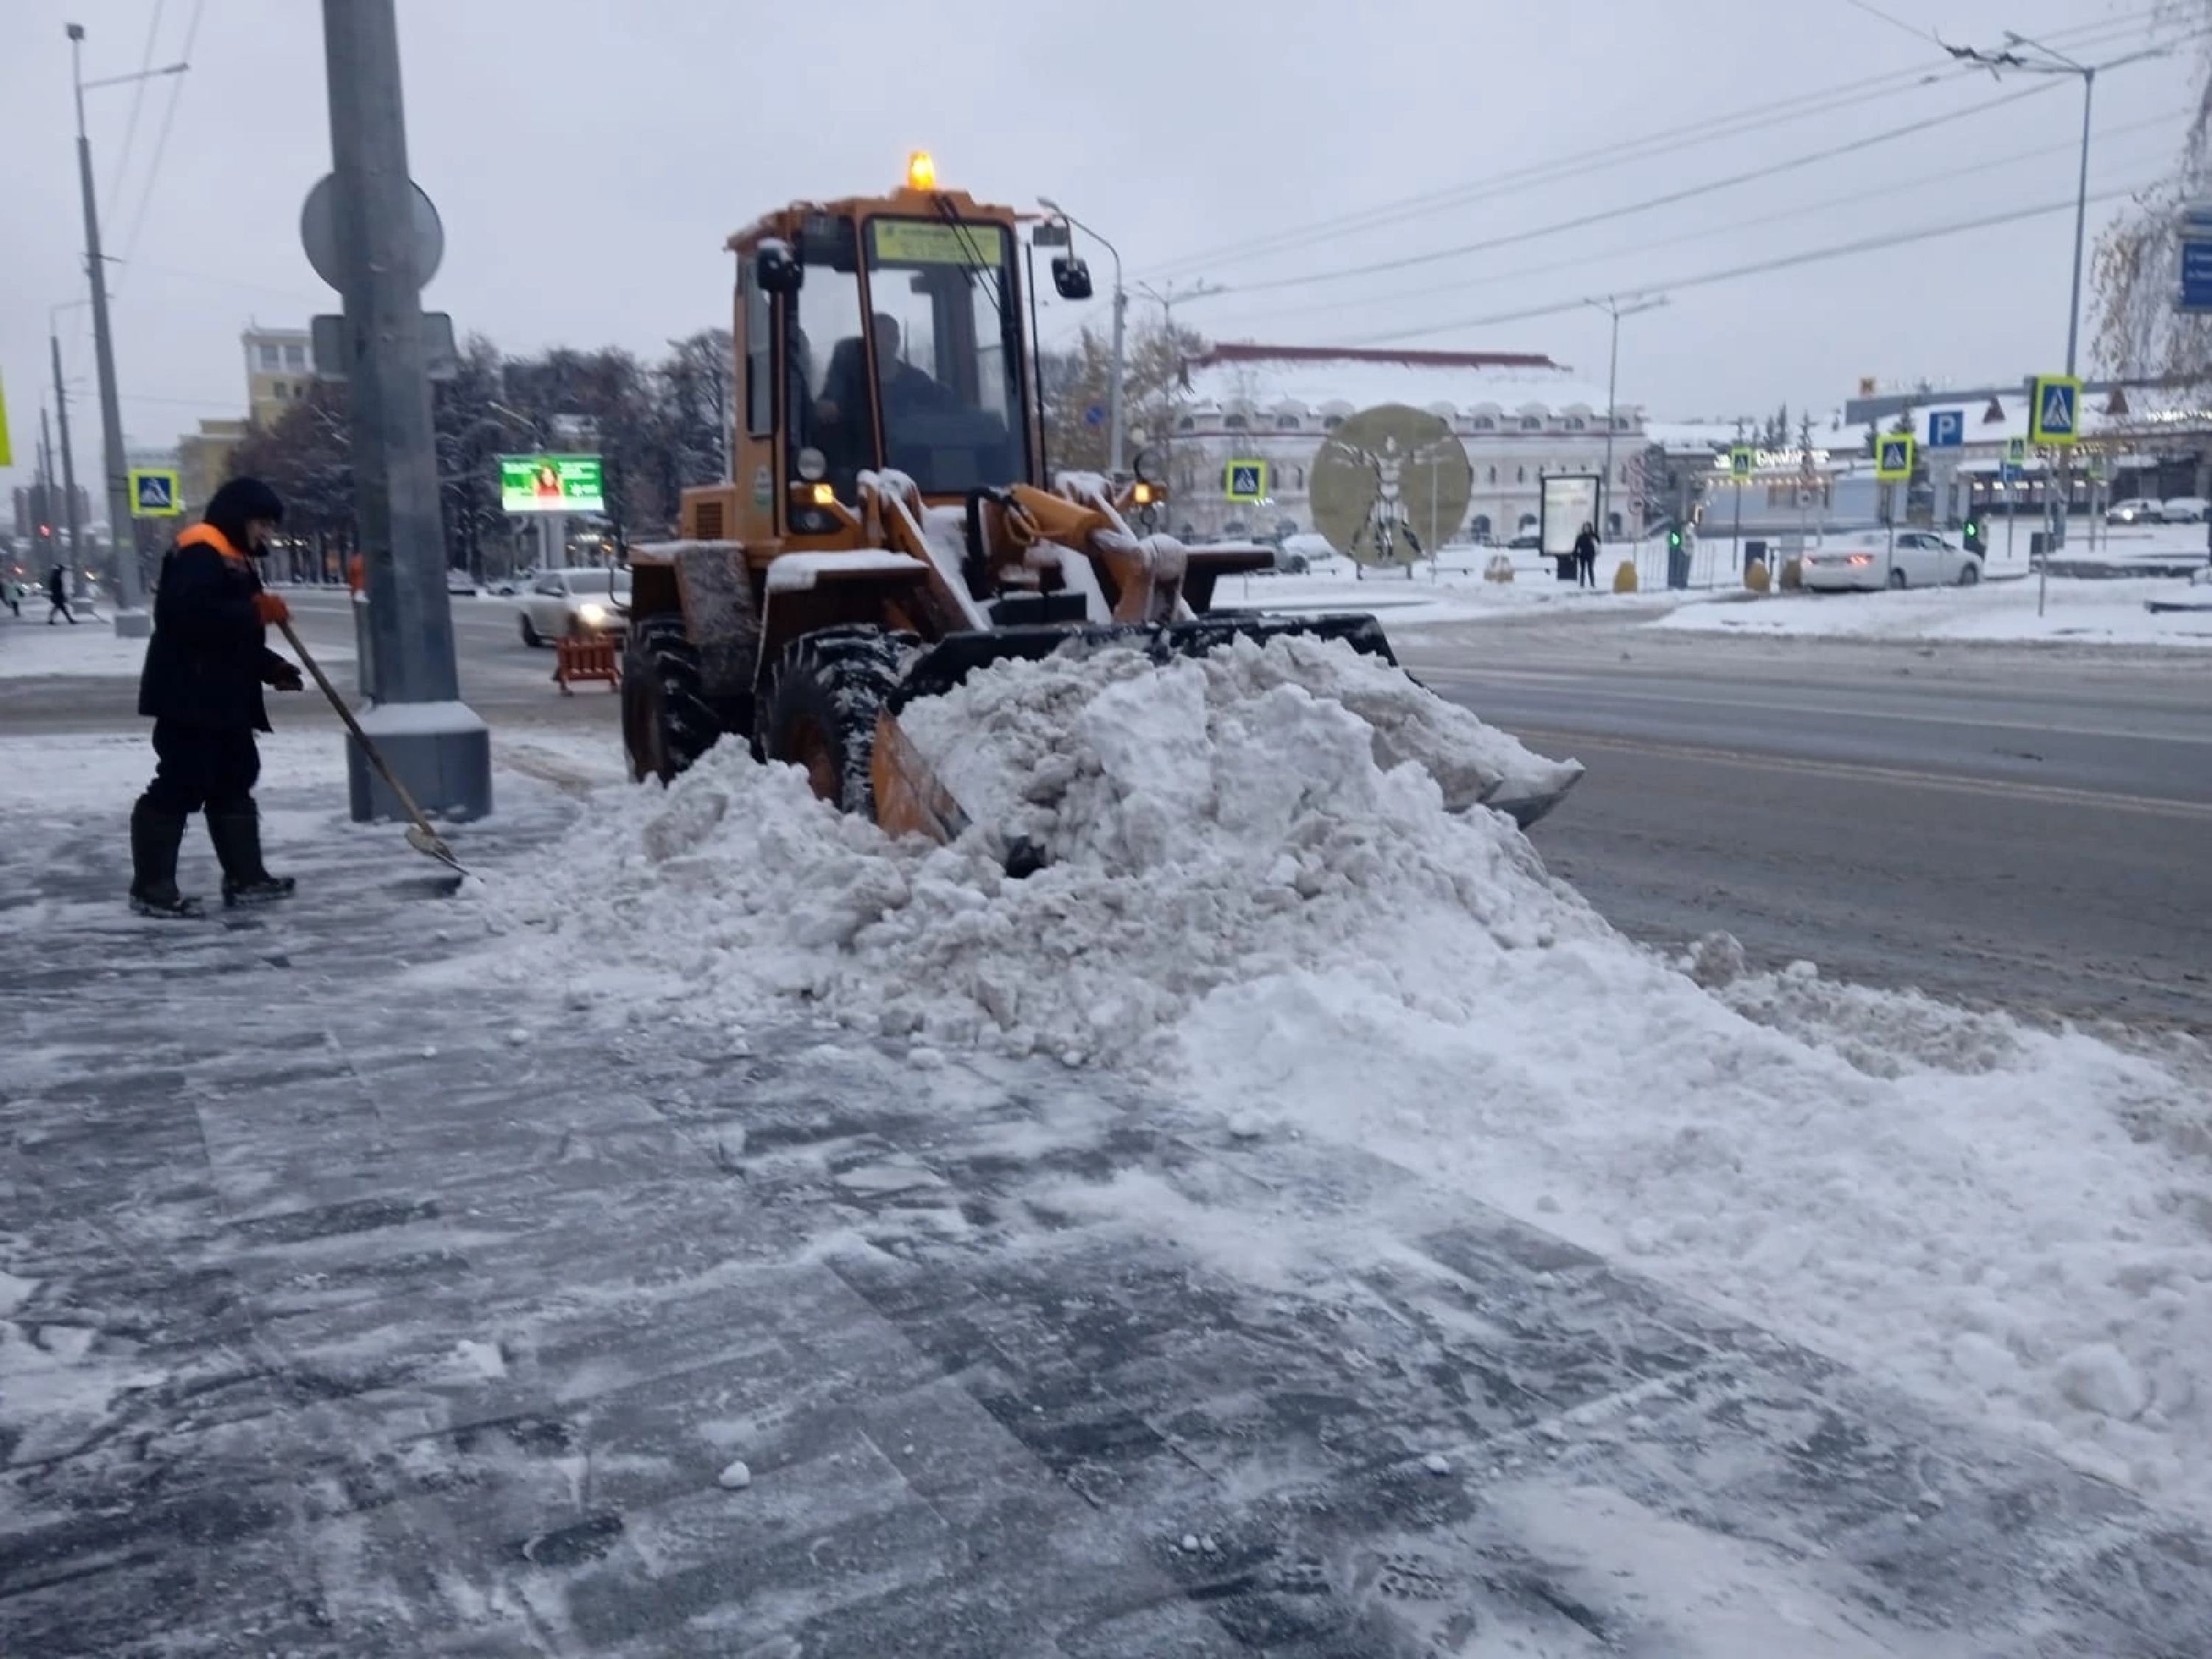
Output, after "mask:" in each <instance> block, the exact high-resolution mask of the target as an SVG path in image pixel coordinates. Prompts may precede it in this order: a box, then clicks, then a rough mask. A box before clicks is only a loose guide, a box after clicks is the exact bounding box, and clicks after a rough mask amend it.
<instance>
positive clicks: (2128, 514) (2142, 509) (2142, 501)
mask: <svg viewBox="0 0 2212 1659" xmlns="http://www.w3.org/2000/svg"><path fill="white" fill-rule="evenodd" d="M2158 519H2159V504H2158V503H2157V502H2156V501H2152V500H2151V499H2150V498H2149V497H2148V496H2147V495H2130V496H2129V497H2128V499H2127V500H2125V501H2114V502H2113V503H2112V505H2111V506H2110V507H2106V509H2105V522H2106V524H2156V523H2157V522H2158Z"/></svg>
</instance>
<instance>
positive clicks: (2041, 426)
mask: <svg viewBox="0 0 2212 1659" xmlns="http://www.w3.org/2000/svg"><path fill="white" fill-rule="evenodd" d="M2027 386H2028V399H2027V440H2028V441H2029V442H2030V443H2037V444H2070V443H2072V442H2074V441H2075V440H2076V439H2078V438H2080V437H2081V381H2079V380H2075V378H2074V377H2073V376H2072V375H2071V374H2039V375H2037V376H2036V377H2035V378H2034V379H2033V380H2030V381H2029V382H2028V383H2027Z"/></svg>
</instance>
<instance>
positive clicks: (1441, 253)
mask: <svg viewBox="0 0 2212 1659" xmlns="http://www.w3.org/2000/svg"><path fill="white" fill-rule="evenodd" d="M2056 89H2057V83H2056V82H2037V83H2036V84H2034V85H2033V86H2027V87H2021V88H2018V89H2016V90H2015V91H2012V92H2008V93H2004V94H2000V95H1999V96H1997V97H1996V98H1990V99H1985V100H1983V101H1982V102H1980V103H1978V104H1968V105H1966V106H1963V107H1961V108H1959V109H1954V110H1946V111H1944V112H1942V113H1941V114H1938V115H1928V116H1923V117H1922V118H1920V119H1918V120H1917V121H1907V122H1905V123H1904V124H1902V125H1899V126H1893V127H1890V128H1887V129H1886V130H1884V131H1881V132H1875V133H1869V134H1866V135H1865V136H1863V137H1857V138H1854V139H1851V140H1850V141H1848V142H1847V143H1840V144H1830V145H1826V146H1825V147H1824V148H1822V149H1815V150H1808V151H1806V152H1805V153H1803V154H1802V155H1792V156H1789V157H1787V158H1785V159H1784V160H1782V161H1769V162H1767V163H1765V165H1764V166H1760V167H1749V168H1746V169H1745V170H1744V171H1742V172H1741V173H1729V174H1727V175H1726V176H1724V177H1723V178H1719V179H1705V180H1703V181H1701V182H1699V183H1698V184H1694V185H1683V186H1681V187H1680V188H1679V189H1676V190H1670V191H1662V192H1661V193H1660V194H1658V195H1656V196H1646V197H1641V198H1639V199H1638V200H1636V201H1633V202H1626V203H1623V204H1620V206H1618V207H1610V208H1601V209H1599V210H1596V211H1595V212H1591V213H1579V214H1576V215H1575V216H1572V217H1571V218H1566V219H1559V220H1554V221H1553V222H1552V223H1550V224H1547V225H1537V226H1534V227H1532V228H1529V229H1527V230H1516V231H1509V232H1507V233H1505V234H1504V235H1500V236H1486V237H1483V238H1481V239H1480V240H1476V241H1473V242H1462V243H1460V244H1458V245H1457V246H1453V247H1444V248H1431V249H1429V250H1428V251H1426V252H1421V253H1407V254H1400V255H1398V256H1396V257H1395V258H1389V259H1378V260H1369V261H1367V262H1365V263H1364V264H1356V265H1341V266H1339V267H1338V268H1336V269H1335V270H1320V271H1307V272H1304V273H1301V274H1299V275H1297V276H1273V277H1270V278H1268V279H1267V281H1265V282H1259V283H1239V284H1237V285H1235V286H1234V287H1231V288H1228V289H1225V290H1224V291H1225V292H1226V293H1233V294H1261V293H1267V292H1270V291H1272V290H1273V289H1285V288H1306V287H1310V286H1312V285H1313V284H1315V283H1335V282H1342V281H1344V280H1345V279H1346V278H1347V277H1352V276H1370V275H1373V274H1374V273H1376V272H1377V271H1395V270H1406V269H1407V268H1408V267H1409V266H1413V265H1425V264H1436V263H1437V261H1438V260H1440V259H1457V258H1464V257H1465V256H1466V255H1468V254H1470V253H1487V252H1491V251H1492V250H1493V249H1497V248H1501V247H1512V246H1517V245H1518V244H1520V243H1522V242H1533V241H1536V240H1540V239H1541V238H1543V237H1547V236H1557V235H1559V234H1563V233H1565V232H1567V231H1571V230H1582V229H1585V228H1588V227H1589V226H1591V225H1600V224H1604V223H1607V222H1609V221H1611V220H1614V219H1625V218H1629V217H1632V216H1635V215H1637V214H1640V213H1650V212H1653V211H1656V210H1658V209H1660V208H1662V207H1672V206H1674V205H1675V204H1678V203H1681V202H1687V201H1691V200H1693V199H1695V198H1696V197H1701V196H1710V195H1711V194H1712V193H1713V192H1714V191H1721V190H1731V189H1734V188H1735V187H1736V186H1737V185H1747V184H1751V183H1753V182H1754V181H1756V180H1758V179H1772V178H1777V177H1779V176H1780V175H1781V174H1783V173H1795V172H1798V171H1800V170H1802V169H1803V168H1805V167H1815V166H1818V165H1819V164H1820V163H1821V162H1823V161H1835V160H1837V159H1838V157H1841V156H1845V155H1856V154H1857V153H1858V152H1859V151H1861V150H1863V149H1866V148H1867V147H1869V145H1873V144H1886V143H1895V142H1896V141H1897V140H1899V139H1900V138H1909V137H1914V136H1916V135H1917V134H1919V133H1923V132H1929V131H1934V130H1935V129H1936V128H1937V127H1941V126H1948V125H1950V124H1951V123H1953V122H1955V121H1963V120H1967V119H1970V118H1972V117H1974V116H1977V115H1984V114H1987V113H1988V112H1990V111H1991V110H1994V109H2001V108H2002V107H2003V106H2006V105H2008V104H2017V103H2019V102H2021V100H2024V99H2028V98H2035V97H2039V96H2041V95H2043V94H2045V93H2048V92H2051V91H2054V90H2056Z"/></svg>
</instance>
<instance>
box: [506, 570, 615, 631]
mask: <svg viewBox="0 0 2212 1659" xmlns="http://www.w3.org/2000/svg"><path fill="white" fill-rule="evenodd" d="M627 626H629V571H627V570H608V569H604V568H599V567H597V566H594V567H592V568H587V569H582V570H547V571H543V572H541V573H540V574H538V578H537V580H534V581H532V583H531V584H530V591H529V592H527V593H526V594H524V595H523V598H522V642H523V643H524V644H525V645H550V644H552V643H553V642H554V641H556V640H558V639H561V638H562V637H564V636H567V637H571V638H581V637H583V636H584V635H591V634H620V633H621V632H622V631H623V629H625V628H626V627H627Z"/></svg>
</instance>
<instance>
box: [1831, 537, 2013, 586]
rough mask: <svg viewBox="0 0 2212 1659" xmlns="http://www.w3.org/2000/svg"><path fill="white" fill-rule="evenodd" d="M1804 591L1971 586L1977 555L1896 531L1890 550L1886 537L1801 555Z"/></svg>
mask: <svg viewBox="0 0 2212 1659" xmlns="http://www.w3.org/2000/svg"><path fill="white" fill-rule="evenodd" d="M1798 569H1799V571H1800V573H1801V574H1802V576H1803V579H1804V583H1805V586H1806V589H1807V591H1808V592H1814V593H1845V592H1864V591H1870V590H1873V589H1875V588H1883V587H1942V586H1949V585H1952V584H1954V583H1955V584H1956V585H1957V586H1961V587H1972V586H1973V585H1974V584H1975V583H1976V582H1978V581H1979V580H1981V579H1982V556H1981V555H1980V554H1978V553H1969V552H1967V551H1966V549H1965V548H1963V547H1960V546H1959V545H1958V544H1956V543H1954V542H1947V541H1945V540H1944V539H1943V538H1942V537H1941V536H1938V535H1937V534H1936V533H1935V532H1933V531H1930V530H1900V531H1899V532H1897V544H1896V547H1895V550H1892V549H1891V546H1890V543H1889V538H1887V536H1869V537H1864V538H1851V539H1850V540H1846V541H1834V542H1830V543H1828V544H1826V546H1823V547H1816V548H1814V549H1812V550H1809V551H1808V552H1806V553H1805V554H1803V555H1802V556H1801V562H1800V563H1799V565H1798Z"/></svg>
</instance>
